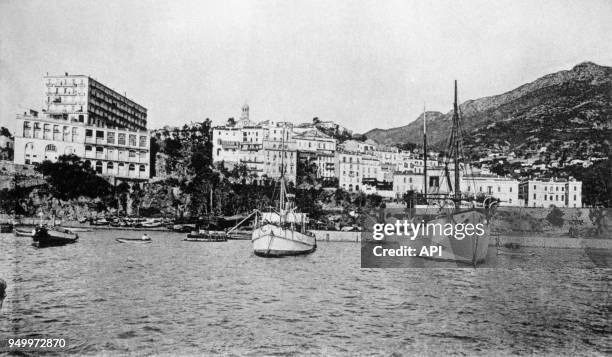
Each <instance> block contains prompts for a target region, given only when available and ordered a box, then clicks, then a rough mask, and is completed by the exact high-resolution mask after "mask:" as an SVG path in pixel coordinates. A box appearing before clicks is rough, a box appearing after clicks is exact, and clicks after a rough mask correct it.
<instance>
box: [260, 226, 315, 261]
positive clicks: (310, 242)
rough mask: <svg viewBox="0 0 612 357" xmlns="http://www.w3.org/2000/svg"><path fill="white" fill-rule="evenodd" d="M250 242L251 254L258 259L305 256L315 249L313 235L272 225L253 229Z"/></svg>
mask: <svg viewBox="0 0 612 357" xmlns="http://www.w3.org/2000/svg"><path fill="white" fill-rule="evenodd" d="M251 241H252V243H253V252H254V253H255V255H257V256H260V257H283V256H294V255H305V254H310V253H312V252H314V251H315V250H316V249H317V241H316V238H315V237H314V235H311V234H308V233H301V232H298V231H294V230H291V229H288V228H283V227H280V226H277V225H274V224H266V225H263V226H261V227H259V228H257V229H255V230H254V231H253V234H252V238H251Z"/></svg>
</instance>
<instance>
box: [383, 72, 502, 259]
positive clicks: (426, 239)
mask: <svg viewBox="0 0 612 357" xmlns="http://www.w3.org/2000/svg"><path fill="white" fill-rule="evenodd" d="M461 134H462V129H461V121H460V112H459V108H458V105H457V81H455V100H454V112H453V127H452V131H451V135H450V138H449V142H448V147H447V153H449V155H448V158H447V160H445V162H444V171H445V176H446V177H445V180H446V181H447V184H448V188H449V190H448V192H449V193H448V194H442V193H439V192H429V193H428V180H429V177H428V175H427V126H426V116H425V112H424V113H423V148H424V151H423V152H424V163H425V166H424V170H423V175H424V177H423V195H422V197H423V199H424V200H425V201H426V203H427V204H426V205H416V204H415V205H412V204H410V206H409V210H408V211H409V212H410V221H411V222H412V223H414V224H415V225H416V224H419V223H420V224H421V225H423V226H424V227H426V229H424V230H423V231H419V233H417V234H416V237H414V239H413V240H410V241H409V244H410V246H411V247H412V248H415V249H416V251H417V252H418V251H421V249H422V248H424V247H427V248H429V247H432V246H437V247H440V248H441V251H440V253H439V254H434V255H428V256H426V257H425V258H427V259H434V260H443V261H451V262H457V263H466V264H471V265H474V266H476V265H477V264H480V263H483V262H484V261H485V259H486V257H487V251H488V246H489V235H490V230H489V218H490V212H491V210H492V209H493V208H494V205H495V204H496V202H493V201H491V202H489V203H487V200H484V201H483V202H482V203H477V202H475V201H474V200H472V201H469V200H468V197H463V196H462V194H461V189H460V176H459V174H460V170H461V169H462V168H463V169H466V168H467V165H460V159H461V156H462V154H461V151H462V148H463V145H462V135H461ZM449 167H451V168H452V171H453V176H454V177H453V178H454V180H452V181H451V172H450V171H451V170H450V169H449ZM436 187H438V188H439V187H440V186H438V185H436ZM382 220H384V221H385V223H395V220H396V218H395V217H388V218H387V217H382ZM387 221H388V222H387ZM448 227H450V229H449V228H448ZM466 227H470V229H469V230H466V229H465V228H466ZM477 227H478V228H477ZM460 230H461V231H460ZM468 231H469V232H468ZM449 233H450V234H449ZM468 233H471V234H468ZM401 239H405V238H402V237H395V236H393V235H392V236H387V237H386V240H388V241H396V242H397V241H400V240H401ZM421 257H423V256H421Z"/></svg>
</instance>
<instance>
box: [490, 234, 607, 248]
mask: <svg viewBox="0 0 612 357" xmlns="http://www.w3.org/2000/svg"><path fill="white" fill-rule="evenodd" d="M491 238H493V239H491V241H490V245H495V244H496V242H497V241H498V242H499V244H500V245H501V246H503V245H506V244H518V245H519V246H521V247H539V248H567V249H584V248H589V249H612V239H596V238H569V237H529V236H499V237H495V236H492V237H491Z"/></svg>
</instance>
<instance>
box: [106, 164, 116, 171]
mask: <svg viewBox="0 0 612 357" xmlns="http://www.w3.org/2000/svg"><path fill="white" fill-rule="evenodd" d="M114 168H115V167H114V165H113V163H112V162H109V163H107V164H106V171H107V172H108V171H110V170H113V169H114Z"/></svg>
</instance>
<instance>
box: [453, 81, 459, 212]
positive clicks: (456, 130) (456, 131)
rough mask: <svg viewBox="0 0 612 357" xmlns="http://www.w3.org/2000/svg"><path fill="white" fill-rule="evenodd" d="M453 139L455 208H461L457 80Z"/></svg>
mask: <svg viewBox="0 0 612 357" xmlns="http://www.w3.org/2000/svg"><path fill="white" fill-rule="evenodd" d="M453 109H454V110H453V134H452V135H453V139H454V140H455V142H454V143H453V144H454V145H455V149H454V150H453V152H454V155H453V159H454V166H455V208H459V207H460V206H461V201H460V200H461V191H460V190H459V109H458V107H457V80H455V102H454V105H453Z"/></svg>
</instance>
